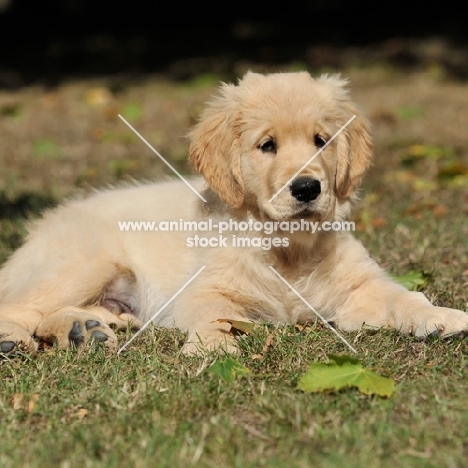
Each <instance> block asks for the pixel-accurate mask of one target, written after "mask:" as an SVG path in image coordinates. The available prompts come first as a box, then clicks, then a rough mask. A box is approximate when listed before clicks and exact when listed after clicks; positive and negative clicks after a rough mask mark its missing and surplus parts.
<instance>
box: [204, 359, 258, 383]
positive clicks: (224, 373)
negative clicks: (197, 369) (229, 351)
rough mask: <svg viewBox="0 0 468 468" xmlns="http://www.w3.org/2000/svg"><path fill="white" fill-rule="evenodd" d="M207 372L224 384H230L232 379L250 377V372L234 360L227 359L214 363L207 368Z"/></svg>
mask: <svg viewBox="0 0 468 468" xmlns="http://www.w3.org/2000/svg"><path fill="white" fill-rule="evenodd" d="M208 372H210V373H212V374H214V375H215V376H217V377H219V378H220V379H223V380H225V381H226V382H231V381H232V380H234V379H237V378H240V377H245V376H247V375H250V373H251V370H250V369H248V368H247V367H245V366H244V365H242V364H241V363H240V362H238V361H236V360H235V359H232V358H227V359H224V360H222V361H216V362H215V363H214V364H213V365H212V366H211V367H209V368H208Z"/></svg>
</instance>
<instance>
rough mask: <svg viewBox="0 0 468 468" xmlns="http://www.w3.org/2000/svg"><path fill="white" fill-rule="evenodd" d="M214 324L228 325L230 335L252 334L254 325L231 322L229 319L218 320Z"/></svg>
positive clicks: (236, 321)
mask: <svg viewBox="0 0 468 468" xmlns="http://www.w3.org/2000/svg"><path fill="white" fill-rule="evenodd" d="M215 322H219V323H229V324H230V325H231V333H232V332H234V333H235V332H236V331H237V332H242V333H247V334H250V333H253V329H254V324H253V323H252V322H241V321H239V320H231V319H218V320H215Z"/></svg>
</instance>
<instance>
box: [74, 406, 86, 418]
mask: <svg viewBox="0 0 468 468" xmlns="http://www.w3.org/2000/svg"><path fill="white" fill-rule="evenodd" d="M75 416H76V417H77V418H78V419H83V418H86V416H88V410H87V409H86V408H80V409H79V410H78V411H77V412H76V413H75Z"/></svg>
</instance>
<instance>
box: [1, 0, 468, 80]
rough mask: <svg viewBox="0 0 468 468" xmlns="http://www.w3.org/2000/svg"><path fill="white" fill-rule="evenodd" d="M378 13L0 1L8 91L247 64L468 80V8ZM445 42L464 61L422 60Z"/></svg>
mask: <svg viewBox="0 0 468 468" xmlns="http://www.w3.org/2000/svg"><path fill="white" fill-rule="evenodd" d="M375 5H376V3H375V2H373V1H371V0H354V1H349V0H316V1H313V0H308V1H304V0H290V1H288V2H280V3H276V4H273V3H272V4H268V3H266V2H252V1H246V0H238V1H236V2H229V3H225V4H223V3H222V2H175V3H174V2H151V1H143V0H134V1H131V2H116V1H110V0H94V1H90V0H37V1H30V0H0V40H1V47H0V51H1V53H0V86H2V87H16V86H21V85H25V84H30V83H34V82H38V81H39V82H42V83H44V84H48V85H50V84H55V83H57V81H59V80H62V79H66V78H70V77H72V76H74V77H77V76H80V77H85V76H95V75H97V74H99V75H102V74H123V73H127V74H140V73H154V72H163V73H170V74H171V77H173V78H175V79H186V78H187V77H190V76H193V75H194V74H197V73H200V72H206V71H208V70H209V71H215V72H218V73H220V72H222V73H234V74H236V73H237V72H238V70H237V69H238V68H239V67H240V68H243V67H244V66H245V64H246V63H247V64H249V63H262V64H264V65H278V64H280V65H283V64H284V63H288V62H293V61H294V62H301V63H303V64H306V65H307V66H310V67H324V66H343V64H345V65H347V64H349V62H350V61H352V62H358V61H359V60H361V61H364V60H366V61H376V60H380V61H382V60H384V59H385V60H388V61H389V62H390V63H392V64H396V65H401V66H415V65H418V64H419V62H420V61H421V60H423V61H424V60H426V61H427V60H440V61H441V62H442V64H443V65H444V66H445V67H446V68H447V70H448V71H450V72H451V73H453V74H454V75H456V76H460V77H466V76H467V70H468V60H467V54H466V52H467V50H466V45H467V37H468V24H467V20H466V15H464V14H463V13H462V10H461V9H460V6H461V4H460V2H458V1H454V0H447V1H444V2H424V3H421V2H409V1H405V2H403V1H399V0H397V1H393V2H391V3H384V4H379V5H378V6H377V7H376V6H375ZM437 38H439V39H440V38H443V39H444V40H445V41H448V42H449V43H450V45H451V46H453V47H455V49H456V52H455V53H454V54H452V53H450V50H449V49H448V48H443V47H442V48H440V49H438V50H426V51H420V50H419V49H418V47H417V46H416V44H415V42H414V41H417V40H419V41H421V40H424V39H431V40H434V39H437ZM445 47H448V45H446V46H445ZM343 48H344V49H345V51H346V53H345V54H343ZM338 51H339V52H338ZM461 51H463V52H464V54H461ZM382 54H383V55H382Z"/></svg>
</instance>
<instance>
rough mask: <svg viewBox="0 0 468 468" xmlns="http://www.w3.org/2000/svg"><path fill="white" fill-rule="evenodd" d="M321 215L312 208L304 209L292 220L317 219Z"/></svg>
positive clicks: (293, 216) (292, 217) (294, 215)
mask: <svg viewBox="0 0 468 468" xmlns="http://www.w3.org/2000/svg"><path fill="white" fill-rule="evenodd" d="M318 216H319V213H318V212H317V211H314V210H313V209H312V208H307V207H306V208H302V209H301V210H300V211H298V212H297V213H295V214H293V215H292V216H291V219H309V218H317V217H318Z"/></svg>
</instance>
